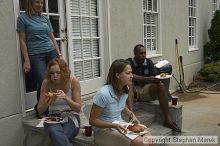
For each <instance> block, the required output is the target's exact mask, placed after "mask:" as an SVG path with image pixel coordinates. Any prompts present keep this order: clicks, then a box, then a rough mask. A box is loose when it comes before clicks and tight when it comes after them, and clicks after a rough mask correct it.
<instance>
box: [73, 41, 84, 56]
mask: <svg viewBox="0 0 220 146" xmlns="http://www.w3.org/2000/svg"><path fill="white" fill-rule="evenodd" d="M81 50H82V46H81V40H73V58H74V59H81V58H82V52H81Z"/></svg>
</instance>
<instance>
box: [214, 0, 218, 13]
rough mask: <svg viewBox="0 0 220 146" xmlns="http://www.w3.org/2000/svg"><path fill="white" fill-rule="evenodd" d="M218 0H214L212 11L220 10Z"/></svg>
mask: <svg viewBox="0 0 220 146" xmlns="http://www.w3.org/2000/svg"><path fill="white" fill-rule="evenodd" d="M218 9H219V7H218V0H212V12H213V14H214V13H215V11H216V10H218Z"/></svg>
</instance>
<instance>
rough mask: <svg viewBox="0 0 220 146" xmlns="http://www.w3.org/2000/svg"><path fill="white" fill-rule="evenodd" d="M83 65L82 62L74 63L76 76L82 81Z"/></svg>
mask: <svg viewBox="0 0 220 146" xmlns="http://www.w3.org/2000/svg"><path fill="white" fill-rule="evenodd" d="M82 69H83V64H82V61H76V62H74V75H75V76H76V77H77V78H78V79H79V80H80V81H82V80H83V70H82Z"/></svg>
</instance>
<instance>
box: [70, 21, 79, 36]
mask: <svg viewBox="0 0 220 146" xmlns="http://www.w3.org/2000/svg"><path fill="white" fill-rule="evenodd" d="M71 21H72V25H73V26H72V31H73V33H72V34H73V36H74V37H79V36H80V18H79V17H73V18H72V20H71Z"/></svg>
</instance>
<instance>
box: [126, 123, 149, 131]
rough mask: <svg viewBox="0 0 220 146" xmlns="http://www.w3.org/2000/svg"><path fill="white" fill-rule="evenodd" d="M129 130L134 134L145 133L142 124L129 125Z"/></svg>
mask: <svg viewBox="0 0 220 146" xmlns="http://www.w3.org/2000/svg"><path fill="white" fill-rule="evenodd" d="M127 129H128V130H129V131H132V132H134V133H140V132H143V131H144V129H145V127H144V126H143V125H141V124H134V125H129V126H128V127H127Z"/></svg>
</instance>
